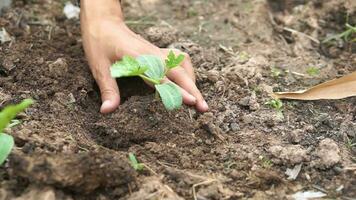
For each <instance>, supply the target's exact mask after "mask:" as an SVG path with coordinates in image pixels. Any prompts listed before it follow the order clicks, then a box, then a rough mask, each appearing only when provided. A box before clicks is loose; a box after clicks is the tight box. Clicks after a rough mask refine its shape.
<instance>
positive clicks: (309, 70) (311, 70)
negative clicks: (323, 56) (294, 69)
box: [307, 67, 320, 76]
mask: <svg viewBox="0 0 356 200" xmlns="http://www.w3.org/2000/svg"><path fill="white" fill-rule="evenodd" d="M307 74H309V75H310V76H316V75H318V74H320V69H319V68H316V67H308V68H307Z"/></svg>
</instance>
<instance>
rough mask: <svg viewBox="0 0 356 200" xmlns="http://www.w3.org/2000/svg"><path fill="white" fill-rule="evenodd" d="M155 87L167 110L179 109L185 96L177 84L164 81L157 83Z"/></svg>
mask: <svg viewBox="0 0 356 200" xmlns="http://www.w3.org/2000/svg"><path fill="white" fill-rule="evenodd" d="M155 87H156V90H157V91H158V93H159V95H160V96H161V99H162V102H163V105H164V107H166V109H167V110H174V109H178V108H180V107H181V106H182V102H183V97H182V94H181V92H180V90H179V88H178V86H177V85H176V84H174V83H164V84H159V85H155Z"/></svg>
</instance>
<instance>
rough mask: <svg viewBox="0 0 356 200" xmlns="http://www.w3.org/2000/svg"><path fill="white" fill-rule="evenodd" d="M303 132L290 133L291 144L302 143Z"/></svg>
mask: <svg viewBox="0 0 356 200" xmlns="http://www.w3.org/2000/svg"><path fill="white" fill-rule="evenodd" d="M303 134H304V133H303V130H300V129H295V130H292V131H290V132H289V133H288V139H289V141H290V142H291V143H293V144H296V143H299V142H301V141H302V138H303Z"/></svg>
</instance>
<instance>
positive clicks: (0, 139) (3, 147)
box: [0, 99, 33, 165]
mask: <svg viewBox="0 0 356 200" xmlns="http://www.w3.org/2000/svg"><path fill="white" fill-rule="evenodd" d="M32 103H33V100H31V99H25V100H23V101H22V102H21V103H19V104H17V105H10V106H7V107H5V108H4V109H3V110H2V111H1V112H0V165H2V164H3V162H4V161H5V160H6V158H7V157H8V156H9V154H10V152H11V149H12V148H13V146H14V138H13V137H12V136H10V135H7V134H5V133H2V132H3V130H4V129H5V128H6V127H9V126H14V125H17V124H18V121H16V120H13V119H14V118H15V117H16V115H17V114H18V113H19V112H22V111H23V110H25V109H26V108H27V107H29V106H30V105H31V104H32ZM11 122H12V123H11Z"/></svg>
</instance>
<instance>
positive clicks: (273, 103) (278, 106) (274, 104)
mask: <svg viewBox="0 0 356 200" xmlns="http://www.w3.org/2000/svg"><path fill="white" fill-rule="evenodd" d="M265 105H269V106H270V107H271V108H273V109H275V110H276V111H277V117H278V118H279V119H283V118H284V115H283V112H282V110H283V103H282V101H281V100H279V99H271V100H269V101H267V102H266V103H265Z"/></svg>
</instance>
